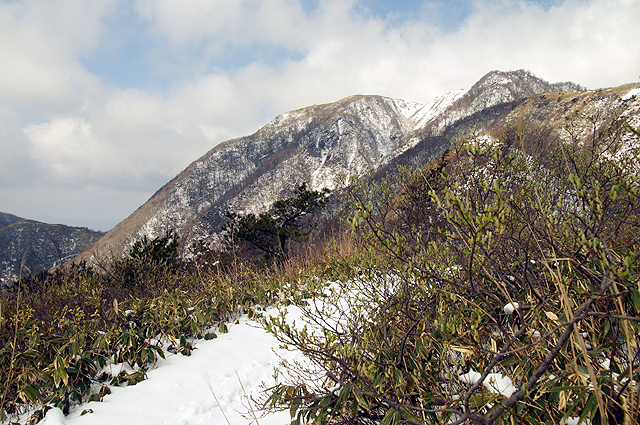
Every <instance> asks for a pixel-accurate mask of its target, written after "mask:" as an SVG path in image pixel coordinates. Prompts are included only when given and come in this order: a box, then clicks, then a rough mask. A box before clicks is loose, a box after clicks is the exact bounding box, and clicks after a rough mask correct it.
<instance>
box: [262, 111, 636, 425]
mask: <svg viewBox="0 0 640 425" xmlns="http://www.w3.org/2000/svg"><path fill="white" fill-rule="evenodd" d="M619 128H620V126H619V125H618V123H615V122H614V123H612V125H611V126H610V127H607V128H604V129H603V131H602V132H601V133H600V137H599V139H598V140H595V141H589V143H584V144H564V143H558V144H550V145H546V146H542V148H541V147H540V145H538V146H536V149H535V151H534V150H533V149H532V146H531V145H530V144H528V143H527V137H526V134H524V133H522V132H511V133H508V132H507V133H505V134H504V136H503V138H502V139H501V140H498V141H492V140H487V139H485V138H477V139H475V138H474V139H472V140H470V141H469V142H467V143H466V144H464V145H463V146H462V147H460V148H457V149H455V150H454V151H453V152H452V153H450V154H448V155H446V157H443V158H442V160H441V162H440V163H439V164H437V165H435V166H432V167H431V168H429V169H427V170H424V171H421V172H418V173H411V172H408V171H405V172H404V174H403V179H404V180H403V181H402V182H401V183H402V184H401V186H402V187H403V189H402V190H401V191H400V192H398V191H395V190H394V187H397V185H396V184H393V183H390V182H375V181H371V182H367V183H364V184H362V185H360V186H356V187H354V189H353V190H352V192H351V194H350V196H351V203H352V205H353V211H354V212H353V215H352V216H351V217H350V218H349V223H350V225H351V227H352V228H353V232H354V236H355V238H356V243H358V244H360V246H361V247H362V248H363V249H362V255H361V256H360V258H359V263H358V264H359V266H360V270H361V273H360V276H356V277H351V278H350V279H344V280H342V281H338V282H335V283H334V284H333V286H332V287H331V288H330V290H328V291H327V292H328V293H327V294H326V296H325V297H324V298H323V302H322V303H320V304H319V303H313V304H308V305H306V306H305V305H303V306H302V309H303V312H304V315H303V317H305V318H306V321H307V323H308V326H307V327H304V328H302V329H301V328H294V327H292V326H290V325H289V324H287V323H286V320H285V318H284V316H281V317H279V318H274V319H271V320H270V321H268V326H269V328H270V329H271V330H272V331H273V332H274V333H275V334H276V336H277V337H278V338H279V339H280V340H281V341H282V342H283V343H285V344H288V345H290V346H293V347H295V348H298V349H300V350H302V352H303V353H305V354H306V355H307V357H308V358H309V359H310V362H311V363H310V364H309V365H308V366H307V367H300V366H298V367H296V366H295V365H289V367H290V368H291V369H292V373H293V377H292V379H291V380H289V381H288V382H284V383H281V384H279V385H277V386H276V387H274V388H272V389H271V392H270V393H269V394H270V395H269V398H268V399H267V405H268V406H270V407H272V408H286V409H289V410H290V411H291V414H292V419H293V423H320V424H352V423H353V424H355V423H358V424H374V423H375V424H377V423H380V424H392V423H414V424H418V423H421V424H422V423H453V424H458V423H465V422H474V423H482V424H485V423H494V422H499V423H529V424H540V423H562V421H566V419H567V418H569V417H571V416H578V417H580V419H581V420H586V419H588V420H589V421H591V423H622V422H625V423H635V422H636V421H637V415H638V413H637V412H638V407H639V405H638V404H639V388H638V384H637V383H638V382H640V374H639V373H638V371H639V369H638V368H640V357H639V356H640V354H639V351H638V345H637V341H638V338H640V335H639V330H640V320H639V319H638V316H637V312H638V308H640V294H639V292H638V289H639V288H638V282H639V281H640V266H639V264H640V263H639V262H638V261H637V257H638V255H639V254H640V239H639V238H638V236H637V235H638V231H639V230H640V199H639V197H640V181H639V179H638V176H637V174H636V173H635V172H634V171H635V170H636V169H635V168H634V167H636V164H637V163H638V160H639V159H640V157H639V155H638V151H637V149H636V150H634V149H625V150H624V151H623V150H622V149H621V148H622V147H624V146H622V143H623V142H625V143H628V145H631V146H633V143H637V142H638V138H637V137H636V136H637V132H633V134H632V135H633V136H634V137H636V139H634V140H632V141H631V142H630V143H629V137H630V136H631V135H630V134H629V133H627V134H625V133H623V132H620V131H617V130H616V129H619ZM628 145H627V146H628ZM445 164H446V165H445ZM425 194H428V196H425Z"/></svg>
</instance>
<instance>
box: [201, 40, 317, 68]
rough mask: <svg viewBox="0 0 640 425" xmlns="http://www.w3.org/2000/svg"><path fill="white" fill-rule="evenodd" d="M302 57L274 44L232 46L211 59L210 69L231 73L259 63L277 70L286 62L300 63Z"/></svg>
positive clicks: (298, 52)
mask: <svg viewBox="0 0 640 425" xmlns="http://www.w3.org/2000/svg"><path fill="white" fill-rule="evenodd" d="M304 56H305V52H303V51H300V50H292V49H287V48H285V47H283V46H278V45H276V44H274V43H262V42H258V43H251V44H234V45H229V46H227V47H226V48H224V49H223V51H222V52H221V53H220V54H218V55H216V56H215V57H214V58H212V60H211V62H210V68H215V69H222V70H226V71H231V70H234V69H241V68H244V67H246V66H249V65H251V64H252V63H260V64H264V65H267V66H268V67H270V68H272V69H275V70H277V69H279V68H280V67H281V66H283V65H284V64H286V63H287V62H298V61H301V60H302V59H304Z"/></svg>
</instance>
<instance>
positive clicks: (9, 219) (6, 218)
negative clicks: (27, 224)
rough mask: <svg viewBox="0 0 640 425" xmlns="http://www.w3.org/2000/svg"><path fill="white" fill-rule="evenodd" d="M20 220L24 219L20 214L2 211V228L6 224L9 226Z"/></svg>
mask: <svg viewBox="0 0 640 425" xmlns="http://www.w3.org/2000/svg"><path fill="white" fill-rule="evenodd" d="M20 220H24V219H23V218H20V217H18V216H15V215H13V214H7V213H3V212H0V229H2V228H3V227H5V226H8V225H10V224H13V223H15V222H16V221H20Z"/></svg>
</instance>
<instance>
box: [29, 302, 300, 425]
mask: <svg viewBox="0 0 640 425" xmlns="http://www.w3.org/2000/svg"><path fill="white" fill-rule="evenodd" d="M271 312H273V310H271ZM228 328H229V332H228V333H226V334H219V335H218V338H216V339H212V340H210V341H205V340H199V341H197V345H196V350H194V351H193V352H192V354H191V356H189V357H186V356H183V355H181V354H178V355H175V354H170V353H166V356H167V358H166V360H160V362H158V363H157V364H156V365H155V366H154V368H153V369H152V370H150V371H149V372H148V374H147V376H148V379H146V380H144V381H142V382H140V383H139V384H137V385H135V386H130V387H115V386H111V391H112V393H111V394H110V395H107V396H106V397H104V401H102V402H91V403H85V404H83V405H81V406H79V407H77V408H76V409H75V411H73V412H72V413H70V414H69V415H68V416H67V417H64V415H63V414H62V412H61V411H60V410H59V409H52V410H50V411H49V412H48V413H47V416H46V418H45V420H44V421H43V422H41V423H43V424H46V425H62V424H64V425H106V424H131V425H152V424H153V425H156V424H157V425H160V424H167V425H169V424H171V425H200V424H202V425H204V424H207V425H216V424H223V425H224V424H230V425H238V424H256V423H259V424H260V425H269V424H273V425H276V424H277V425H283V424H287V423H289V421H290V417H289V413H288V412H275V413H271V414H268V415H266V416H262V414H261V412H259V411H256V412H255V413H256V416H257V421H256V419H254V417H253V413H252V408H254V409H255V403H254V402H253V401H251V400H250V399H248V398H247V396H249V398H250V397H254V398H257V397H259V396H260V393H261V391H262V389H263V385H264V386H266V387H269V386H272V385H273V384H275V382H276V381H275V378H274V376H273V375H274V368H275V367H276V366H277V365H278V363H279V361H280V359H279V357H278V354H279V355H281V356H283V357H284V358H287V359H290V360H293V359H295V358H298V357H300V356H301V355H300V354H299V353H295V352H288V351H284V350H281V349H279V348H278V346H279V344H278V341H277V340H276V339H275V337H273V336H272V335H271V334H268V333H267V332H266V331H265V330H264V329H262V328H261V326H260V324H259V323H257V322H256V321H253V320H249V319H247V317H246V316H244V317H242V318H240V319H239V324H229V325H228ZM209 385H210V387H211V388H209ZM243 387H244V390H243ZM214 394H215V396H214ZM216 399H217V401H216ZM83 411H90V412H91V413H85V414H84V415H81V414H82V412H83Z"/></svg>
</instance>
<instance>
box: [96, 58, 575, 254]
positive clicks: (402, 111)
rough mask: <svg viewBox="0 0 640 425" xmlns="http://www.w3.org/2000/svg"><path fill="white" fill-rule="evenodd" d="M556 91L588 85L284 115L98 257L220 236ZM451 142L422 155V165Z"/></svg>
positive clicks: (165, 196)
mask: <svg viewBox="0 0 640 425" xmlns="http://www.w3.org/2000/svg"><path fill="white" fill-rule="evenodd" d="M554 89H555V90H565V89H566V90H581V87H580V86H577V85H575V84H572V83H562V84H560V85H557V84H556V85H554V84H549V83H547V82H545V81H543V80H541V79H539V78H537V77H535V76H534V75H533V74H531V73H529V72H527V71H522V70H521V71H512V72H499V71H493V72H491V73H489V74H487V75H486V76H484V77H483V78H482V79H481V80H480V81H479V82H478V83H476V84H475V85H474V86H473V87H472V88H471V89H469V90H466V91H465V90H460V91H456V92H452V93H448V94H445V95H443V96H441V97H439V98H437V99H434V100H432V101H431V102H429V103H427V104H420V103H413V102H407V101H404V100H398V99H390V98H386V97H381V96H362V95H359V96H351V97H348V98H345V99H342V100H340V101H337V102H335V103H331V104H326V105H314V106H310V107H307V108H303V109H299V110H296V111H291V112H287V113H284V114H282V115H279V116H278V117H276V118H275V119H274V120H273V121H272V122H270V123H269V124H267V125H265V126H264V127H263V128H261V129H260V130H258V131H257V132H256V133H254V134H252V135H250V136H246V137H242V138H238V139H234V140H230V141H228V142H225V143H222V144H220V145H218V146H216V147H215V148H214V149H212V150H211V151H209V152H208V153H206V154H205V155H204V156H202V157H201V158H200V159H198V160H196V161H194V162H193V163H192V164H191V165H189V167H187V169H186V170H184V171H183V172H182V173H180V174H179V175H178V176H177V177H176V178H174V179H173V180H172V181H170V182H169V183H167V184H166V185H165V186H164V187H162V188H161V189H160V190H159V191H158V192H157V193H156V194H155V195H154V196H153V197H152V198H151V199H149V201H148V202H147V203H145V204H144V205H143V206H142V207H140V208H139V209H138V210H137V211H135V212H134V213H133V214H131V216H129V217H128V218H127V219H125V220H124V221H123V222H121V223H120V224H118V225H117V226H116V227H115V228H114V229H112V230H111V231H110V232H108V233H107V234H106V235H105V236H104V237H103V238H102V239H101V240H100V241H99V242H98V243H97V244H96V245H95V247H94V251H95V252H96V253H98V255H100V254H101V253H102V254H104V253H110V254H112V255H121V254H122V253H124V252H126V251H127V250H128V249H129V248H130V247H131V245H132V244H133V243H134V242H135V241H136V240H137V239H139V238H141V237H142V236H144V235H146V236H148V237H155V236H159V235H161V234H163V233H164V232H166V231H167V230H168V229H174V230H176V231H177V232H178V233H179V234H180V235H181V240H182V243H183V245H184V247H187V246H189V244H191V243H192V242H193V241H195V240H197V239H200V238H215V237H216V233H217V231H218V229H219V225H220V224H221V223H222V222H223V221H224V214H225V212H226V211H227V210H234V211H238V212H260V211H264V210H266V209H268V208H269V207H270V206H271V205H272V204H273V203H274V202H275V201H276V200H277V199H281V198H283V197H287V196H290V195H291V194H292V191H293V190H294V188H295V187H296V186H298V185H299V184H301V183H302V182H307V183H308V185H309V187H310V188H311V189H314V190H317V189H321V188H323V187H328V188H329V189H333V188H335V187H336V186H337V184H338V180H337V177H336V176H337V175H339V174H344V175H353V174H358V173H368V172H376V171H378V170H380V169H382V168H383V167H385V166H388V165H389V164H391V163H393V162H394V161H396V160H397V159H398V158H399V157H401V156H403V155H404V156H406V155H407V153H408V152H410V151H412V150H414V148H416V146H417V145H418V144H423V145H424V144H425V143H426V142H425V141H426V140H428V139H430V138H434V137H438V136H441V135H442V134H444V132H445V130H446V129H448V128H450V127H452V126H453V125H454V124H456V123H457V122H459V121H461V120H463V119H465V118H467V117H469V116H472V115H473V114H475V113H478V112H479V111H482V110H484V109H487V108H490V107H493V106H495V105H498V104H501V103H504V102H509V101H513V100H515V99H517V98H518V97H521V96H526V95H531V94H536V93H542V92H545V91H550V90H554ZM450 143H451V141H449V142H448V144H447V143H440V142H438V143H435V144H433V145H432V146H431V147H429V148H428V149H422V153H421V155H422V156H421V159H420V162H421V163H424V162H425V161H427V160H429V159H432V158H433V157H435V156H437V155H439V154H440V153H442V152H443V151H444V149H446V148H447V147H449V145H450ZM90 255H91V254H86V255H85V257H84V258H85V259H86V258H89V256H90Z"/></svg>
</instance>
